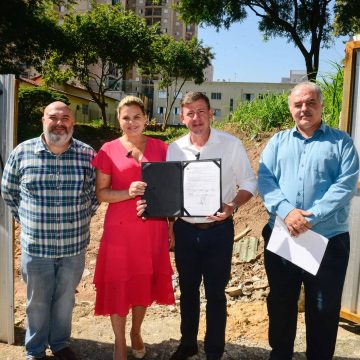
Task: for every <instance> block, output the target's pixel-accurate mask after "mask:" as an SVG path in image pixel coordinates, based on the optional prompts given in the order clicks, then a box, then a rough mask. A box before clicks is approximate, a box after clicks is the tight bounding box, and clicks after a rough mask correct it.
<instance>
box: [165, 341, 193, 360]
mask: <svg viewBox="0 0 360 360" xmlns="http://www.w3.org/2000/svg"><path fill="white" fill-rule="evenodd" d="M197 353H198V347H197V345H194V346H185V345H181V344H180V345H179V346H178V348H177V349H176V351H175V352H174V353H173V354H172V355H171V357H170V359H169V360H186V359H188V358H189V357H191V356H194V355H196V354H197Z"/></svg>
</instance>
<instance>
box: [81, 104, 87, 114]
mask: <svg viewBox="0 0 360 360" xmlns="http://www.w3.org/2000/svg"><path fill="white" fill-rule="evenodd" d="M82 113H83V114H85V115H87V114H88V113H89V105H86V104H82Z"/></svg>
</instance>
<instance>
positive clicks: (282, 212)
mask: <svg viewBox="0 0 360 360" xmlns="http://www.w3.org/2000/svg"><path fill="white" fill-rule="evenodd" d="M289 109H290V112H291V115H292V117H293V119H294V121H295V125H296V126H295V127H294V128H293V129H290V130H285V131H281V132H279V133H278V134H276V135H274V136H273V137H272V138H271V139H270V141H269V143H268V144H267V146H266V148H265V149H264V151H263V153H262V155H261V160H260V167H259V172H258V178H259V183H258V185H259V192H260V195H261V196H262V198H263V200H264V204H265V207H266V209H267V210H268V212H269V222H268V224H267V225H266V226H265V228H264V230H263V237H264V240H265V243H266V244H267V242H268V241H269V238H270V235H271V232H272V228H273V225H274V222H275V218H276V216H279V217H280V218H281V219H282V220H284V222H285V224H286V226H287V228H288V230H289V232H290V234H292V236H295V237H296V236H298V235H299V234H302V233H304V232H306V231H307V230H308V229H310V228H311V229H312V230H313V231H315V232H317V233H319V234H321V235H323V236H325V237H327V238H328V239H329V243H328V246H327V249H326V252H325V255H324V258H323V260H322V263H321V266H320V268H319V271H318V273H317V275H316V276H313V275H311V274H310V273H308V272H306V271H304V270H302V269H301V268H299V267H297V266H296V265H294V264H292V263H290V262H289V261H287V260H285V259H283V258H282V257H280V256H278V255H276V254H273V253H271V252H270V251H268V250H265V268H266V272H267V276H268V279H269V286H270V293H269V296H268V299H267V304H268V313H269V343H270V346H271V347H272V351H271V356H270V359H271V360H276V359H279V360H291V359H292V354H293V349H294V340H295V336H296V322H297V301H298V298H299V294H300V289H301V284H304V287H305V317H306V332H307V335H306V340H307V350H306V355H307V359H308V360H328V359H332V356H333V354H334V351H335V344H336V336H337V328H338V322H339V313H340V306H341V294H342V289H343V284H344V279H345V274H346V268H347V263H348V259H349V250H350V240H349V233H348V215H349V207H350V200H351V198H352V197H353V196H354V195H355V193H356V191H357V181H358V174H359V159H358V155H357V152H356V149H355V147H354V144H353V142H352V139H351V138H350V137H349V136H348V135H347V134H346V133H344V132H343V131H340V130H337V129H332V128H330V127H328V126H327V125H326V124H324V123H323V122H322V110H323V96H322V94H321V90H320V88H319V87H318V86H317V85H316V84H313V83H310V82H305V83H301V84H298V85H296V86H295V87H294V88H293V90H292V91H291V93H290V95H289Z"/></svg>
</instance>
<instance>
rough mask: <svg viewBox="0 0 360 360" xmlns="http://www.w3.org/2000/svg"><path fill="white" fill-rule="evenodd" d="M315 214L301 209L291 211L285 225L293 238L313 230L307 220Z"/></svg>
mask: <svg viewBox="0 0 360 360" xmlns="http://www.w3.org/2000/svg"><path fill="white" fill-rule="evenodd" d="M311 215H313V213H311V212H309V211H305V210H301V209H294V210H292V211H290V212H289V213H288V214H287V216H286V218H285V219H284V221H285V224H286V226H287V228H288V230H289V232H290V235H292V236H299V235H300V234H302V233H304V232H305V231H307V230H309V229H310V228H311V224H310V223H309V222H308V221H307V220H306V219H305V217H307V216H311Z"/></svg>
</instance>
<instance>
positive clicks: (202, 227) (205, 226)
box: [178, 216, 233, 230]
mask: <svg viewBox="0 0 360 360" xmlns="http://www.w3.org/2000/svg"><path fill="white" fill-rule="evenodd" d="M232 219H233V217H232V216H229V217H227V218H226V219H224V220H221V221H212V222H208V223H190V222H188V221H185V220H183V219H182V218H178V221H182V222H184V223H186V224H188V225H191V226H193V227H195V228H196V229H200V230H208V229H212V228H214V227H216V226H220V225H222V224H224V223H225V222H227V221H232Z"/></svg>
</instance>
